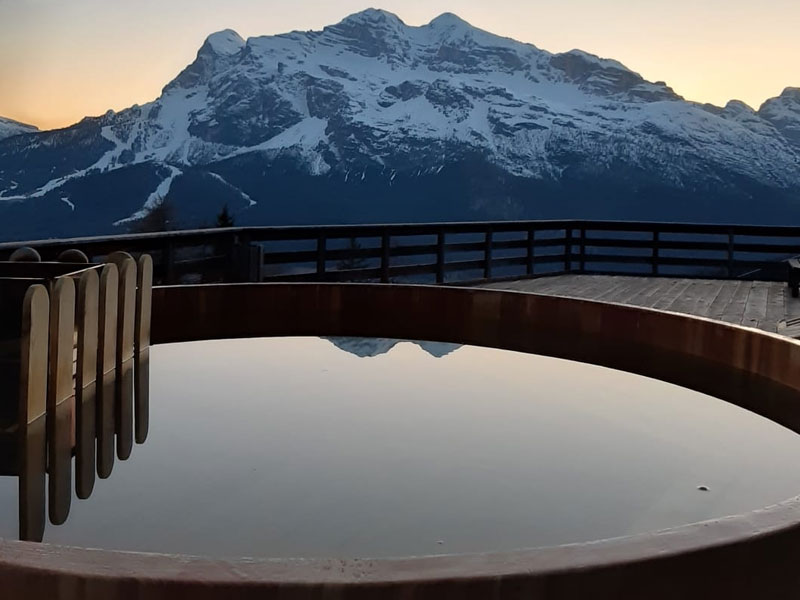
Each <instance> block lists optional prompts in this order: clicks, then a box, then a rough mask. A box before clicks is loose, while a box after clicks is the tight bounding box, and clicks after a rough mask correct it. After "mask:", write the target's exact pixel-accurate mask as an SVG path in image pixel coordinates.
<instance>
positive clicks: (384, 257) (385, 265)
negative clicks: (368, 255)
mask: <svg viewBox="0 0 800 600" xmlns="http://www.w3.org/2000/svg"><path fill="white" fill-rule="evenodd" d="M391 242H392V236H391V235H389V232H388V231H384V232H383V236H381V283H389V259H390V254H389V253H390V250H391V248H390V244H391Z"/></svg>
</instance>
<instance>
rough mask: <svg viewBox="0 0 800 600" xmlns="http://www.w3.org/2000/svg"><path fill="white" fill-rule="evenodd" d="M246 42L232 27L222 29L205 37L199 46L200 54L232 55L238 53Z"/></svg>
mask: <svg viewBox="0 0 800 600" xmlns="http://www.w3.org/2000/svg"><path fill="white" fill-rule="evenodd" d="M245 44H246V42H245V41H244V39H242V37H241V36H240V35H239V34H238V33H236V32H235V31H234V30H233V29H223V30H222V31H217V32H216V33H212V34H211V35H209V36H208V37H207V38H206V41H205V43H203V45H202V47H201V48H200V53H201V54H207V53H210V54H215V55H218V56H232V55H234V54H238V53H239V52H241V51H242V48H244V47H245Z"/></svg>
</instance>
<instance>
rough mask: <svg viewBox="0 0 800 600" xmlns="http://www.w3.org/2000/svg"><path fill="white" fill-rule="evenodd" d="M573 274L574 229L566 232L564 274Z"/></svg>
mask: <svg viewBox="0 0 800 600" xmlns="http://www.w3.org/2000/svg"><path fill="white" fill-rule="evenodd" d="M571 272H572V227H569V228H567V229H565V230H564V273H571Z"/></svg>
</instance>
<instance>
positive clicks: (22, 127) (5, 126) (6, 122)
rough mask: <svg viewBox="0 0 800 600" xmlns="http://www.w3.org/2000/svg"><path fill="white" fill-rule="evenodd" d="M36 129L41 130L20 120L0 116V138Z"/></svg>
mask: <svg viewBox="0 0 800 600" xmlns="http://www.w3.org/2000/svg"><path fill="white" fill-rule="evenodd" d="M34 131H39V130H38V129H37V128H36V127H34V126H33V125H26V124H25V123H19V122H18V121H14V120H12V119H6V118H4V117H0V140H4V139H6V138H10V137H11V136H12V135H20V134H22V133H33V132H34Z"/></svg>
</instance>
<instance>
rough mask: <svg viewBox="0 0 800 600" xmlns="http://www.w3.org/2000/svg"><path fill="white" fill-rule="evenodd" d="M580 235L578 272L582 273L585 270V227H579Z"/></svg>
mask: <svg viewBox="0 0 800 600" xmlns="http://www.w3.org/2000/svg"><path fill="white" fill-rule="evenodd" d="M580 232H581V237H580V246H579V252H580V254H579V255H578V256H579V258H580V272H581V273H583V272H585V271H586V228H585V227H581V229H580Z"/></svg>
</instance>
